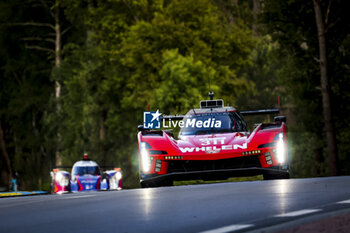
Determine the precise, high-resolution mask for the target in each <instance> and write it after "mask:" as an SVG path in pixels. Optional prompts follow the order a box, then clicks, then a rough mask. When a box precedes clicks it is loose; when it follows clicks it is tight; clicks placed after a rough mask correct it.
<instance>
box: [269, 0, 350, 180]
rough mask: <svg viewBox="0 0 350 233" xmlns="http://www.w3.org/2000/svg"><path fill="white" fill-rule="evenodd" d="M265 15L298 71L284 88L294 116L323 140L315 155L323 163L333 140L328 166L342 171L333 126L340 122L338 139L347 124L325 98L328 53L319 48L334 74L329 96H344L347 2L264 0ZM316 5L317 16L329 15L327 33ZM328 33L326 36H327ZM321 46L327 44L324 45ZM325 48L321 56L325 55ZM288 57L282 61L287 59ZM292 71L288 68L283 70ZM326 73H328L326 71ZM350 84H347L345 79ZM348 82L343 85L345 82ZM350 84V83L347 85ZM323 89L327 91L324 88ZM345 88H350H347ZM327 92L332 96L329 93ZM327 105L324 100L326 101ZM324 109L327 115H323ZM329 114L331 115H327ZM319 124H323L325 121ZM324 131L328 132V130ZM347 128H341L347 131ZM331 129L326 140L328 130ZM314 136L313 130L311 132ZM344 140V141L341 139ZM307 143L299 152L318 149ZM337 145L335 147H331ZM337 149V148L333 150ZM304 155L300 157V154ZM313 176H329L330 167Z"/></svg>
mask: <svg viewBox="0 0 350 233" xmlns="http://www.w3.org/2000/svg"><path fill="white" fill-rule="evenodd" d="M263 3H264V4H263V6H264V7H263V13H262V20H263V22H264V23H265V26H266V28H267V31H268V32H269V33H270V34H271V35H272V36H273V38H274V39H276V40H278V42H279V44H280V45H281V48H282V49H281V52H282V53H283V54H284V55H283V56H284V57H285V58H289V59H290V60H289V61H288V60H285V61H288V62H289V64H290V65H287V66H289V67H290V68H288V69H289V71H292V72H294V77H291V75H290V74H287V73H281V74H284V75H285V77H283V80H284V83H285V88H286V90H288V92H289V93H290V95H291V96H292V103H293V105H294V108H295V111H294V113H295V115H296V118H297V119H298V123H299V125H298V130H299V131H301V132H300V133H302V132H303V131H305V132H313V133H312V134H311V135H312V137H316V138H318V139H315V140H310V141H318V142H319V143H318V145H319V146H320V148H319V149H316V150H315V151H314V154H313V155H310V154H309V155H305V156H312V157H313V158H314V160H315V161H317V162H319V163H322V161H323V159H322V158H323V148H325V147H326V146H325V144H324V143H327V141H328V148H329V149H330V151H329V152H328V153H327V154H328V156H327V157H328V164H329V166H330V171H331V174H333V175H335V174H337V169H336V160H337V159H336V145H335V144H334V143H332V140H330V138H331V134H332V133H331V131H333V130H332V129H331V127H329V123H330V122H333V123H335V127H336V130H335V132H338V133H337V138H338V140H339V138H340V137H339V131H337V130H339V129H340V128H343V127H344V120H343V119H342V117H341V116H340V115H338V114H337V112H338V111H339V110H338V109H332V108H331V103H332V102H331V101H328V102H329V103H326V102H327V101H326V102H325V99H327V98H323V100H324V101H323V102H324V103H323V102H322V95H321V93H323V96H324V95H325V93H326V90H327V84H326V82H323V83H322V82H320V78H319V77H320V75H319V74H320V73H321V72H320V63H319V62H320V61H321V67H323V66H324V65H325V62H326V60H324V59H326V58H325V56H323V58H322V59H319V54H320V49H321V47H322V51H323V54H324V55H325V53H327V54H328V62H330V63H331V64H328V68H329V70H328V78H329V89H328V90H329V94H328V95H329V98H328V99H331V98H334V99H340V98H339V97H340V96H342V95H343V94H342V93H341V92H339V91H337V90H336V88H335V87H336V86H337V85H338V84H337V83H339V81H340V80H344V77H348V76H349V71H348V69H346V68H345V69H344V68H342V69H339V68H340V67H343V64H344V63H343V62H344V58H345V57H346V56H347V53H348V51H346V50H343V51H342V50H341V48H343V44H344V43H345V39H346V37H347V35H348V31H349V30H346V29H349V26H350V24H349V22H350V18H349V16H348V14H347V13H346V10H345V9H347V8H348V7H349V2H348V1H342V0H334V1H316V3H315V4H316V5H314V3H313V2H312V1H299V0H296V1H275V0H265V1H263ZM315 6H316V8H317V7H319V9H318V11H319V10H320V11H321V12H318V13H317V14H321V13H322V15H323V16H324V22H325V25H327V26H326V28H325V31H324V33H320V32H319V31H318V30H317V29H318V28H317V24H316V20H315ZM311 22H312V23H311ZM322 34H324V35H322ZM319 36H321V37H322V36H325V38H324V39H325V40H324V41H323V42H324V43H323V44H325V43H326V44H327V45H328V46H327V48H324V46H321V47H320V44H319ZM321 44H322V43H321ZM322 51H321V55H322ZM282 61H283V59H282ZM282 70H287V69H284V68H283V69H282ZM322 77H325V76H324V74H323V75H322ZM345 83H347V82H345ZM345 83H344V84H345ZM345 85H348V84H345ZM320 90H323V91H322V92H320ZM345 92H346V91H345ZM326 95H327V94H326ZM341 99H342V101H341V102H337V103H338V104H340V105H342V104H343V103H345V102H343V101H345V99H344V98H343V97H341ZM322 103H323V104H322ZM322 109H323V111H324V116H325V117H324V118H322V117H321V116H322V115H320V114H319V112H321V111H322ZM332 111H335V114H334V115H332V118H333V120H331V119H330V116H329V114H331V112H332ZM326 114H327V116H326ZM320 123H323V125H322V124H321V125H320ZM324 129H325V130H324ZM343 130H344V129H342V131H343ZM325 132H327V133H326V134H328V137H327V138H328V139H327V141H326V140H324V139H323V136H322V135H324V133H325ZM308 135H309V136H310V134H308ZM341 140H342V139H341ZM306 143H307V141H304V142H302V143H301V144H300V145H298V146H299V147H300V149H298V151H300V153H305V151H307V150H306V148H307V147H309V148H313V147H314V146H313V145H306ZM332 145H333V146H332ZM332 148H333V149H332ZM299 159H301V158H299ZM313 175H325V171H323V172H320V173H318V174H313Z"/></svg>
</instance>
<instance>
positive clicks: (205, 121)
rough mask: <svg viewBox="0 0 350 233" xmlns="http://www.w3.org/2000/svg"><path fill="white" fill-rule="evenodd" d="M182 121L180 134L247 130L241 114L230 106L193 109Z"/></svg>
mask: <svg viewBox="0 0 350 233" xmlns="http://www.w3.org/2000/svg"><path fill="white" fill-rule="evenodd" d="M230 110H231V111H230ZM183 121H184V126H183V127H182V128H181V130H180V133H179V135H180V136H187V135H205V134H217V133H232V132H242V131H244V132H245V131H248V130H247V125H246V123H245V121H244V119H243V117H242V115H241V114H240V113H239V112H237V111H236V110H235V109H234V108H232V107H230V108H226V107H224V108H213V109H194V110H191V111H189V112H188V113H187V114H186V115H185V117H184V119H183Z"/></svg>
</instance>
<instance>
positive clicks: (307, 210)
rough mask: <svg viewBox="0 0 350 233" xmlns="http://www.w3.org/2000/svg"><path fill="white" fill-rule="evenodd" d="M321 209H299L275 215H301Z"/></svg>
mask: <svg viewBox="0 0 350 233" xmlns="http://www.w3.org/2000/svg"><path fill="white" fill-rule="evenodd" d="M319 211H321V210H320V209H305V210H298V211H293V212H289V213H284V214H278V215H275V217H296V216H300V215H305V214H311V213H315V212H319Z"/></svg>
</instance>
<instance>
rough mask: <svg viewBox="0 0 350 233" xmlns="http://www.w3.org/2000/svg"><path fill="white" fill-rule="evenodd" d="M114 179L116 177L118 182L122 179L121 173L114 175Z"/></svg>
mask: <svg viewBox="0 0 350 233" xmlns="http://www.w3.org/2000/svg"><path fill="white" fill-rule="evenodd" d="M115 177H116V178H117V179H118V180H120V179H121V178H122V173H121V172H117V173H116V174H115Z"/></svg>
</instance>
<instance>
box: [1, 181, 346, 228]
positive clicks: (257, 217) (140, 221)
mask: <svg viewBox="0 0 350 233" xmlns="http://www.w3.org/2000/svg"><path fill="white" fill-rule="evenodd" d="M337 212H342V213H349V212H350V177H332V178H314V179H290V180H271V181H251V182H239V183H218V184H208V185H193V186H192V185H191V186H176V187H163V188H148V189H134V190H121V191H110V192H86V193H75V194H65V195H43V196H26V197H12V198H1V199H0V232H1V233H5V232H9V233H10V232H26V233H28V232H84V233H86V232H94V233H96V232H244V231H254V230H257V229H262V228H266V227H270V228H269V229H272V228H271V227H273V226H276V225H281V224H282V223H287V224H288V223H291V222H297V221H300V220H303V219H307V218H312V217H314V218H316V217H317V216H327V215H332V214H333V215H334V213H337ZM268 231H269V230H267V232H268Z"/></svg>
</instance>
